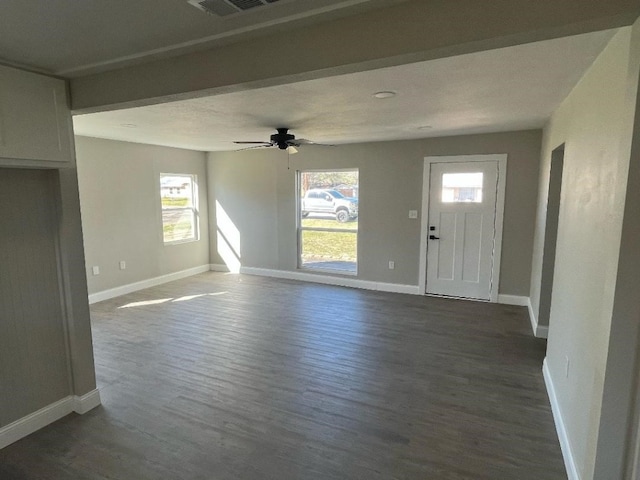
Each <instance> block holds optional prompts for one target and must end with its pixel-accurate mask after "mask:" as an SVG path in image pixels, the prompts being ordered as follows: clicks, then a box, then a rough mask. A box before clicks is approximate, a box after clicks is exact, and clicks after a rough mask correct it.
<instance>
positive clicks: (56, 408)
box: [0, 389, 100, 449]
mask: <svg viewBox="0 0 640 480" xmlns="http://www.w3.org/2000/svg"><path fill="white" fill-rule="evenodd" d="M98 405H100V392H99V391H98V389H95V390H92V391H91V392H89V393H87V394H85V395H82V396H80V397H79V396H73V395H69V396H68V397H65V398H63V399H62V400H58V401H57V402H55V403H52V404H51V405H47V406H46V407H44V408H41V409H40V410H38V411H36V412H33V413H31V414H29V415H27V416H26V417H22V418H21V419H19V420H16V421H15V422H13V423H10V424H9V425H6V426H4V427H2V428H0V449H2V448H4V447H6V446H8V445H11V444H12V443H14V442H17V441H18V440H20V439H22V438H24V437H26V436H27V435H31V434H32V433H34V432H36V431H38V430H40V429H41V428H44V427H46V426H47V425H49V424H51V423H53V422H55V421H57V420H60V419H61V418H62V417H65V416H67V415H69V414H70V413H72V412H76V413H79V414H80V415H83V414H85V413H87V412H88V411H89V410H91V409H93V408H95V407H97V406H98Z"/></svg>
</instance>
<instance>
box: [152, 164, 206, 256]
mask: <svg viewBox="0 0 640 480" xmlns="http://www.w3.org/2000/svg"><path fill="white" fill-rule="evenodd" d="M196 191H197V182H196V176H195V175H185V174H167V173H161V174H160V199H161V205H162V238H163V241H164V243H165V244H170V243H181V242H188V241H193V240H197V237H198V211H197V208H196V203H197V194H196Z"/></svg>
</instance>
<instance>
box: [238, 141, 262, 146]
mask: <svg viewBox="0 0 640 480" xmlns="http://www.w3.org/2000/svg"><path fill="white" fill-rule="evenodd" d="M233 143H237V144H238V145H254V144H255V145H268V146H270V145H271V143H270V142H233Z"/></svg>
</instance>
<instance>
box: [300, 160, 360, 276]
mask: <svg viewBox="0 0 640 480" xmlns="http://www.w3.org/2000/svg"><path fill="white" fill-rule="evenodd" d="M358 189H359V185H358V170H335V171H330V170H329V171H300V172H298V198H299V199H300V206H299V209H298V212H299V213H298V222H297V223H298V265H299V267H300V268H305V269H314V270H323V271H331V272H333V273H342V274H351V275H353V274H355V273H357V266H358V255H357V253H358V249H357V244H358V211H359V208H358Z"/></svg>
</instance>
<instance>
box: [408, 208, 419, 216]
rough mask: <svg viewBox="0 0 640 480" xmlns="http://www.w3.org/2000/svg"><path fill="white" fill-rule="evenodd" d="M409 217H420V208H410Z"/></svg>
mask: <svg viewBox="0 0 640 480" xmlns="http://www.w3.org/2000/svg"><path fill="white" fill-rule="evenodd" d="M409 218H418V210H409Z"/></svg>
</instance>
